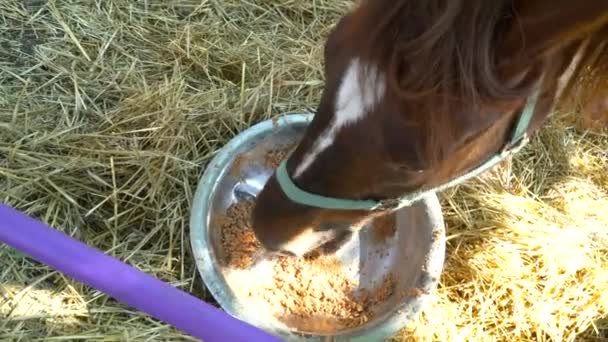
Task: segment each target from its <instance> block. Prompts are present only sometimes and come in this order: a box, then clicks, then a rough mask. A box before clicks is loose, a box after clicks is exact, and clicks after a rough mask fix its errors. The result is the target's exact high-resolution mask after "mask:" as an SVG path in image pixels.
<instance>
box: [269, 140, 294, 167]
mask: <svg viewBox="0 0 608 342" xmlns="http://www.w3.org/2000/svg"><path fill="white" fill-rule="evenodd" d="M290 151H291V146H288V147H285V148H281V149H274V150H270V151H268V152H266V155H265V156H264V162H265V163H266V166H268V167H269V168H272V169H276V168H277V167H279V164H281V162H282V161H283V159H285V157H287V155H288V154H289V152H290Z"/></svg>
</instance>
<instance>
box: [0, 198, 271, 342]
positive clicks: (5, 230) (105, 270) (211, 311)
mask: <svg viewBox="0 0 608 342" xmlns="http://www.w3.org/2000/svg"><path fill="white" fill-rule="evenodd" d="M0 241H4V242H5V243H7V244H8V245H10V246H12V247H13V248H15V249H17V250H19V251H21V252H23V253H26V254H28V255H30V256H31V257H32V258H34V259H35V260H37V261H39V262H42V263H44V264H47V265H48V266H50V267H52V268H54V269H56V270H58V271H60V272H62V273H64V274H66V275H68V276H70V277H72V278H74V279H76V280H78V281H80V282H82V283H84V284H87V285H89V286H91V287H94V288H96V289H98V290H100V291H102V292H104V293H106V294H108V295H109V296H112V297H114V298H115V299H117V300H119V301H120V302H122V303H124V304H127V305H130V306H132V307H135V308H137V309H139V310H142V311H143V312H145V313H147V314H149V315H151V316H152V317H155V318H156V319H159V320H161V321H164V322H166V323H168V324H171V325H173V326H174V327H176V328H177V329H180V330H182V331H184V332H186V333H188V334H191V335H192V336H194V337H196V338H199V339H202V340H203V341H205V342H215V341H218V342H219V341H280V339H279V338H277V337H274V336H272V335H269V334H267V333H266V332H264V331H262V330H260V329H257V328H255V327H253V326H251V325H249V324H247V323H245V322H242V321H240V320H238V319H236V318H234V317H232V316H230V315H228V314H226V313H225V312H223V311H221V310H219V309H217V308H215V307H213V306H211V305H209V304H207V303H205V302H203V301H201V300H199V299H198V298H196V297H193V296H191V295H189V294H187V293H186V292H183V291H180V290H178V289H176V288H175V287H173V286H171V285H169V284H168V283H165V282H162V281H160V280H159V279H156V278H154V277H152V276H151V275H149V274H147V273H144V272H141V271H139V270H137V269H136V268H134V267H131V266H129V265H127V264H125V263H123V262H121V261H119V260H117V259H114V258H112V257H110V256H108V255H106V254H104V253H102V252H101V251H99V250H96V249H93V248H91V247H89V246H87V245H85V244H83V243H82V242H79V241H77V240H74V239H72V238H71V237H69V236H67V235H65V234H63V233H62V232H60V231H58V230H55V229H52V228H50V227H48V226H46V225H45V224H43V223H41V222H39V221H36V220H34V219H32V218H30V217H28V216H25V215H24V214H22V213H20V212H18V211H16V210H14V209H12V208H10V207H8V206H6V205H3V204H0Z"/></svg>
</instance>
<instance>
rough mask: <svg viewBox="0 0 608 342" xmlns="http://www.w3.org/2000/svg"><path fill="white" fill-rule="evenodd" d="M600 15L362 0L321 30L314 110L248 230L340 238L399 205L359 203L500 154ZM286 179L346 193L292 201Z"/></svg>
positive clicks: (317, 191)
mask: <svg viewBox="0 0 608 342" xmlns="http://www.w3.org/2000/svg"><path fill="white" fill-rule="evenodd" d="M607 26H608V0H579V1H571V0H492V1H488V0H397V1H394V0H374V1H364V2H363V3H362V4H360V5H359V6H358V7H357V8H356V9H355V10H354V11H352V12H351V13H349V14H348V15H346V16H345V17H344V18H343V19H342V20H341V21H340V22H339V23H338V24H337V26H336V27H335V29H334V30H333V32H332V33H331V34H330V36H329V37H328V39H327V42H326V45H325V63H326V65H325V77H326V83H325V89H324V93H323V96H322V99H321V102H320V104H319V107H318V111H317V113H316V115H315V117H314V119H313V121H312V122H311V124H310V126H309V127H308V129H307V132H306V134H305V136H304V137H303V139H302V140H301V142H300V144H299V145H298V146H297V148H296V149H295V151H294V152H293V153H292V155H291V156H290V157H289V158H288V159H287V161H286V163H285V164H284V165H285V169H284V170H283V171H284V172H285V174H284V175H283V176H284V177H283V183H281V182H280V181H279V180H280V178H278V177H277V175H276V174H275V175H273V176H272V177H271V178H270V179H269V181H268V182H267V183H266V185H265V187H264V188H263V190H262V191H261V193H260V194H259V196H258V198H257V200H256V205H255V209H254V213H253V228H254V231H255V234H256V236H257V238H258V239H259V240H260V242H261V243H262V244H263V245H264V246H265V247H266V248H267V249H268V250H270V251H274V252H282V253H285V254H290V255H297V256H301V255H304V254H305V253H307V252H309V251H311V250H313V249H315V248H317V247H319V246H322V245H323V244H325V245H327V244H329V243H333V244H334V246H335V245H339V242H340V241H343V240H344V239H346V238H347V237H348V236H349V235H350V234H351V232H352V229H353V228H352V227H353V226H354V225H355V224H357V223H359V224H360V223H362V222H365V221H366V220H367V219H369V218H371V217H374V216H376V215H384V214H386V213H388V212H390V211H391V210H395V209H396V208H397V206H395V205H380V206H376V207H374V208H372V206H370V207H366V206H365V205H362V206H361V207H360V208H359V207H357V204H358V203H360V204H365V203H368V204H369V203H375V202H374V201H383V200H386V201H385V202H382V203H384V204H386V203H398V202H395V201H392V202H391V201H390V199H395V198H399V197H400V196H403V195H404V194H412V193H418V192H420V191H421V190H425V189H431V188H435V187H438V186H441V185H444V184H449V183H450V181H452V180H453V179H455V178H457V177H458V176H460V175H462V174H466V173H467V172H469V171H470V170H472V169H474V168H476V167H477V166H479V165H482V164H484V162H485V161H487V160H488V159H491V158H492V157H493V156H496V155H498V156H501V157H504V156H505V155H506V154H501V152H504V151H506V152H510V151H511V147H513V146H512V145H511V144H510V143H514V144H517V143H519V141H512V139H511V138H512V137H513V132H514V131H515V130H517V129H521V128H522V127H523V130H522V132H523V133H525V134H523V136H522V138H524V139H525V137H527V136H528V135H530V134H533V133H534V132H535V131H537V130H538V129H539V128H540V127H541V126H542V124H543V122H544V121H545V119H546V118H547V116H548V115H549V113H550V112H551V111H552V110H553V108H554V106H555V103H556V99H558V98H559V97H560V96H561V95H562V92H563V90H564V89H565V88H567V82H566V80H565V79H564V77H572V74H573V73H572V72H571V69H572V67H573V65H574V63H577V62H578V63H581V61H586V62H589V60H590V59H589V58H587V57H586V56H587V55H588V54H591V53H592V52H593V51H592V50H593V48H594V46H590V44H589V43H588V42H589V41H594V42H595V44H597V43H598V42H600V43H602V44H604V43H605V42H606V41H608V30H607ZM590 51H591V52H590ZM581 56H582V57H581ZM589 63H590V62H589ZM579 68H580V67H579ZM526 113H527V114H526ZM524 117H525V118H524ZM522 121H525V122H524V124H523V126H521V125H520V124H521V123H522ZM519 126H521V127H519ZM517 127H519V128H517ZM522 132H520V133H522ZM520 135H521V134H520ZM517 140H520V139H519V137H518V139H517ZM507 154H508V153H507ZM285 179H287V180H285ZM285 182H287V183H289V184H287V185H285V184H284V183H285ZM289 186H292V187H295V188H297V189H298V190H297V191H300V192H305V193H306V194H307V196H309V198H308V199H310V198H313V202H314V196H324V197H331V198H332V199H333V200H334V201H338V202H340V201H343V202H347V201H349V200H350V201H351V202H349V203H350V204H353V203H354V204H353V205H352V206H350V207H349V205H345V207H344V208H339V207H332V206H331V205H327V204H319V205H316V204H315V203H307V202H306V201H299V200H298V199H297V198H295V197H294V196H290V195H289V194H288V192H287V191H288V189H287V188H288V187H289ZM294 191H295V190H294ZM320 202H321V201H320Z"/></svg>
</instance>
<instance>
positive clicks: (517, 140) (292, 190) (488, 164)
mask: <svg viewBox="0 0 608 342" xmlns="http://www.w3.org/2000/svg"><path fill="white" fill-rule="evenodd" d="M538 96H539V92H536V93H534V94H533V95H532V96H531V97H529V98H528V100H527V102H526V106H525V107H524V109H523V110H522V112H521V115H520V116H519V119H518V121H517V123H516V125H515V128H514V129H513V133H512V134H511V139H510V140H509V141H508V142H507V143H506V144H505V146H504V147H503V148H502V149H501V150H500V151H499V152H498V153H496V154H494V155H493V156H492V157H490V158H489V159H488V160H486V161H485V162H484V163H482V164H481V165H479V166H477V167H476V168H474V169H473V170H471V171H469V172H467V173H465V174H463V175H461V176H458V177H456V178H454V179H453V180H451V181H449V182H447V183H445V184H442V185H439V186H437V187H434V188H430V189H426V190H420V191H416V192H413V193H409V194H406V195H404V196H401V197H399V198H396V199H388V200H380V201H375V200H352V199H344V198H334V197H327V196H322V195H317V194H313V193H310V192H307V191H304V190H302V189H300V188H299V187H298V186H297V185H296V184H295V183H294V182H293V181H292V179H291V177H290V176H289V174H288V173H287V166H286V163H287V159H285V160H283V162H282V163H281V164H280V165H279V167H278V168H277V170H276V177H277V181H278V183H279V185H280V186H281V189H282V190H283V192H284V193H285V195H286V196H287V197H288V198H289V199H290V200H291V201H293V202H296V203H299V204H303V205H307V206H310V207H316V208H323V209H338V210H369V211H377V210H394V209H399V208H402V207H405V206H409V205H411V204H413V203H414V202H416V201H418V200H420V199H421V198H422V197H424V196H425V195H426V194H429V193H435V192H439V191H442V190H444V189H446V188H449V187H452V186H454V185H457V184H460V183H462V182H464V181H466V180H469V179H471V178H473V177H476V176H478V175H479V174H481V173H483V172H485V171H487V170H488V169H490V168H492V167H493V166H495V165H496V164H498V163H500V162H501V161H503V160H504V159H505V158H506V157H508V156H509V155H512V154H514V153H517V152H519V150H521V148H522V147H524V146H525V145H526V143H527V142H528V134H527V131H528V127H529V126H530V122H531V121H532V117H533V116H534V109H535V107H536V102H537V101H538Z"/></svg>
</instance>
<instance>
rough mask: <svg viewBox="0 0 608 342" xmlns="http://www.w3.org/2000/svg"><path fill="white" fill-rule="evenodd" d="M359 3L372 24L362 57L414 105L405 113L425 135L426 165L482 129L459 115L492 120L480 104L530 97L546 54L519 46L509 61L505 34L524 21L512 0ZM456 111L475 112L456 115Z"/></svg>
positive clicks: (483, 122) (421, 158) (423, 155)
mask: <svg viewBox="0 0 608 342" xmlns="http://www.w3.org/2000/svg"><path fill="white" fill-rule="evenodd" d="M361 6H363V8H362V10H361V11H360V12H359V13H361V16H362V19H363V20H364V21H366V23H365V24H366V26H365V27H373V28H374V30H373V31H372V32H371V34H370V35H369V36H368V40H367V41H363V42H361V44H363V46H362V49H361V50H362V51H361V54H362V57H363V58H364V59H366V60H368V61H370V62H372V63H373V64H375V65H377V66H379V68H380V69H381V70H384V71H385V72H386V76H387V80H388V85H389V87H390V89H391V90H392V93H394V94H397V96H398V97H399V98H401V99H402V100H403V101H404V103H409V104H410V105H411V107H412V108H413V109H414V110H412V111H413V112H416V113H410V114H409V117H408V119H409V120H410V121H411V122H412V123H413V124H415V125H417V126H418V127H417V131H416V132H420V134H424V135H425V136H426V138H425V139H421V138H420V137H418V138H417V139H418V141H419V142H420V143H419V144H418V146H419V148H420V149H422V150H421V151H418V152H417V153H418V154H419V157H418V159H419V161H424V164H426V166H425V168H430V167H432V165H433V164H435V163H436V162H439V161H441V160H443V159H445V156H446V155H447V154H449V153H451V151H452V149H453V148H454V147H455V142H457V141H461V142H462V139H467V137H466V135H467V134H471V130H478V129H480V127H472V126H467V124H465V123H463V122H462V121H464V120H469V121H468V122H476V123H477V124H478V125H483V126H485V127H488V124H492V121H491V120H495V119H496V117H494V118H492V115H487V114H488V113H484V112H482V111H480V110H479V109H480V108H482V107H484V105H488V104H489V105H491V106H493V108H503V107H502V105H503V104H505V105H508V104H509V103H513V101H518V100H522V99H524V98H526V97H527V96H529V94H530V93H531V92H532V87H533V86H534V85H535V83H536V81H537V80H538V79H539V77H540V75H541V72H542V68H543V67H544V66H545V64H544V63H545V62H546V61H545V60H544V59H543V58H536V59H529V56H525V55H524V54H523V53H522V54H521V55H520V54H518V53H519V51H514V52H513V51H511V52H510V56H511V57H512V58H511V59H510V60H505V57H504V52H505V51H504V50H505V40H506V38H507V34H508V33H509V30H512V28H513V27H518V25H519V24H518V22H517V20H518V18H517V13H516V11H515V9H514V8H513V0H491V1H489V0H426V1H411V0H368V1H364V2H363V3H362V4H361ZM522 41H523V37H522ZM520 57H521V60H519V61H518V60H517V59H518V58H520ZM526 58H528V59H526ZM523 60H526V61H527V62H525V63H523V62H522V61H523ZM522 65H523V66H524V67H523V68H522ZM364 77H365V76H364ZM486 108H487V107H486ZM458 112H461V113H465V112H466V113H470V114H468V115H469V117H467V118H455V115H456V114H457V113H458ZM492 114H493V115H496V114H497V113H492ZM470 115H477V116H470ZM459 121H460V122H459ZM458 125H459V126H460V127H456V126H458ZM467 131H468V132H467ZM423 140H425V142H424V143H423V142H422V141H423ZM423 145H424V146H423Z"/></svg>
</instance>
